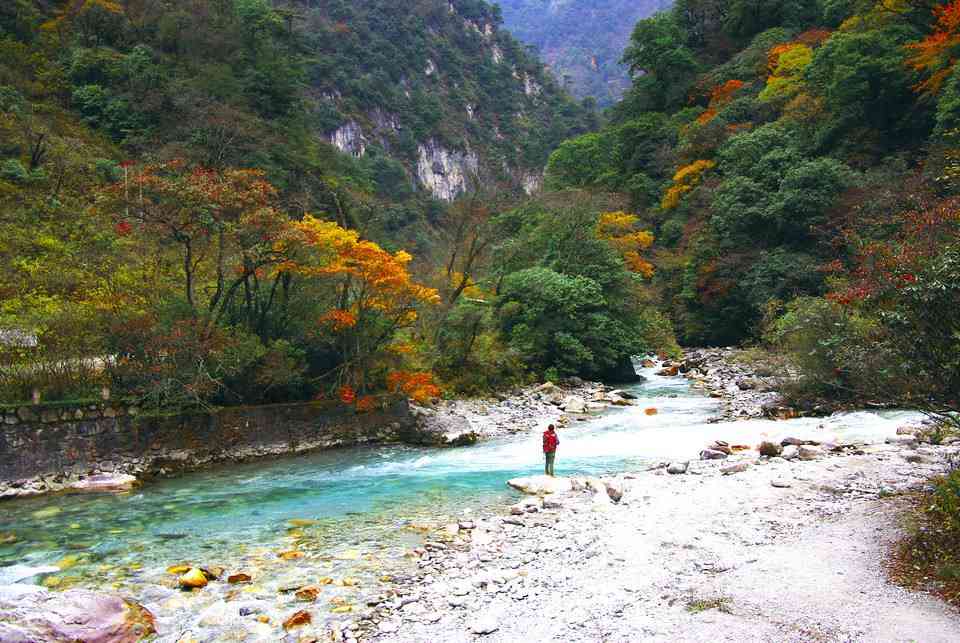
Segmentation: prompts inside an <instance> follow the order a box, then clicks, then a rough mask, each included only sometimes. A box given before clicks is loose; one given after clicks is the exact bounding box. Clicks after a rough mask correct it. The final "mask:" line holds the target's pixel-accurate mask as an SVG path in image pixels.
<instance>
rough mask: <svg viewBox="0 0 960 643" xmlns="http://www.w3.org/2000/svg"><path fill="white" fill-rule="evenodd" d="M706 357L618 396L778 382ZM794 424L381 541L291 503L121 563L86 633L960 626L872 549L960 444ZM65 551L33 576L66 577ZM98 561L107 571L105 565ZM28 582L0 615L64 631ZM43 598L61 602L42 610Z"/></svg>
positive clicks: (205, 635) (174, 635) (495, 635)
mask: <svg viewBox="0 0 960 643" xmlns="http://www.w3.org/2000/svg"><path fill="white" fill-rule="evenodd" d="M714 354H716V353H713V352H707V353H706V355H703V354H700V355H699V356H698V357H696V358H695V359H699V358H700V357H704V358H705V359H704V361H703V362H701V364H700V365H699V366H695V365H694V364H693V363H692V362H689V363H686V365H684V364H685V363H683V362H681V363H679V364H669V363H668V364H654V365H653V366H650V367H648V369H647V372H648V373H651V372H653V371H654V370H661V369H667V370H668V372H666V373H664V377H666V378H667V379H666V380H664V379H663V378H659V377H653V376H652V375H651V378H652V379H653V380H658V381H657V382H655V388H658V390H660V391H662V392H660V393H658V395H661V396H663V397H661V398H659V399H661V400H662V401H663V403H664V406H665V407H666V409H665V410H664V415H662V416H658V415H657V410H656V409H653V408H651V409H649V411H651V412H652V413H653V417H652V418H651V417H650V415H649V414H647V413H646V412H645V411H646V410H647V409H644V408H643V407H640V409H637V410H634V411H631V410H630V409H622V410H620V411H617V413H624V414H626V415H624V416H622V417H626V418H634V419H633V420H631V421H632V422H636V421H640V422H641V423H642V422H643V421H644V420H647V421H649V420H651V419H657V418H658V417H659V418H660V420H661V421H662V420H667V416H669V415H670V413H671V412H672V411H669V409H670V408H676V409H677V411H676V412H677V413H686V412H687V411H684V410H682V409H685V408H687V407H685V406H682V405H681V406H677V407H670V406H669V405H668V404H667V402H674V401H676V400H669V399H666V398H674V397H677V394H675V393H673V392H671V391H674V390H679V389H676V388H670V387H674V386H676V384H675V383H676V382H682V380H680V379H679V378H680V377H682V376H683V375H685V374H686V375H688V376H689V378H690V379H692V380H693V381H694V383H696V382H698V381H699V382H702V384H701V386H704V387H705V388H707V389H708V395H710V393H709V391H721V392H720V393H719V394H714V395H710V397H713V398H715V399H716V400H718V401H719V403H720V404H721V406H720V408H721V411H720V414H719V416H718V417H720V418H725V417H727V418H728V419H736V418H737V417H740V416H739V411H735V412H734V413H733V415H732V416H730V414H729V413H728V409H730V408H734V409H740V410H742V411H745V412H746V414H747V415H746V416H745V417H758V416H759V415H762V414H763V412H764V411H763V404H769V401H761V399H763V400H766V397H764V398H760V397H754V393H757V394H763V395H766V394H768V393H773V391H762V390H760V391H758V388H759V387H741V386H740V385H739V384H737V380H736V378H739V377H741V376H746V375H747V374H748V373H751V372H753V373H755V372H756V369H754V370H753V371H750V370H749V369H745V368H743V367H741V365H739V363H737V364H728V362H730V361H731V360H730V359H729V358H730V356H729V355H728V354H724V353H723V352H721V353H720V358H719V359H717V360H714V359H709V356H710V355H714ZM674 366H676V374H671V373H670V372H669V371H670V370H672V369H673V367H674ZM681 369H684V370H686V373H681V372H680V371H681ZM731 382H732V384H733V386H731ZM665 383H671V384H669V387H667V388H663V386H664V384H665ZM771 388H772V387H771ZM687 395H689V394H687ZM631 398H632V396H631V394H630V393H629V392H628V391H623V390H616V389H612V388H611V387H604V386H601V385H597V384H591V383H585V382H573V383H570V384H567V385H564V386H556V385H553V384H545V385H541V386H538V387H531V388H529V389H525V390H524V391H522V392H520V394H519V395H517V396H514V397H511V398H509V399H503V400H496V401H483V402H456V403H450V404H445V405H443V406H441V407H439V408H433V409H427V410H426V411H425V412H424V411H421V413H424V415H425V416H426V418H427V421H428V422H435V425H436V426H437V427H440V428H443V427H448V428H449V429H450V430H439V431H438V432H437V433H438V435H442V436H443V439H444V440H445V441H449V442H453V443H457V442H456V440H457V439H458V438H457V436H458V435H463V434H464V433H467V434H471V433H472V434H473V437H472V438H470V439H469V440H470V441H473V440H479V439H480V438H505V436H508V435H510V434H512V433H522V432H529V431H532V430H536V429H539V428H541V427H542V426H543V425H545V424H546V423H548V422H555V423H558V424H561V425H563V424H564V423H567V424H568V426H576V425H574V424H573V423H575V422H577V421H578V420H587V419H589V418H590V416H591V415H592V414H595V413H598V412H601V411H603V410H604V409H612V408H614V407H620V406H630V405H635V404H637V401H635V400H634V399H631ZM696 399H701V400H702V398H696ZM758 405H759V406H758ZM644 406H645V404H644ZM705 408H709V409H711V412H712V409H713V408H714V406H713V405H712V404H709V403H708V404H707V405H706V407H705ZM757 408H759V409H760V412H759V413H757ZM613 416H616V413H614V414H613ZM676 417H677V419H678V420H679V419H680V418H681V417H682V416H681V415H677V416H676ZM437 418H447V419H451V420H450V423H446V424H444V420H442V419H441V420H440V421H438V420H437ZM600 422H601V423H602V422H603V418H600ZM797 422H800V423H802V424H796V423H794V422H765V423H762V424H763V426H762V427H761V428H760V429H759V430H758V429H757V427H756V426H755V423H753V424H752V423H750V422H744V423H730V424H717V425H716V426H715V429H714V428H713V427H711V428H710V429H709V431H708V432H707V431H698V432H697V435H709V436H710V439H709V440H704V442H703V443H702V444H700V445H699V446H696V445H695V444H693V445H689V443H688V442H683V443H682V444H684V445H688V446H689V453H688V454H686V455H685V456H684V457H683V458H681V459H675V460H672V461H668V460H664V461H662V462H659V463H656V462H651V463H649V464H644V466H641V467H634V468H633V470H628V471H623V472H621V473H619V474H616V475H609V476H604V477H583V476H575V477H570V478H556V479H548V478H543V477H540V476H535V477H533V478H525V479H514V480H512V481H510V486H511V487H512V488H513V489H515V490H518V491H515V492H514V493H515V494H516V495H513V496H508V497H510V498H511V499H510V501H509V503H504V504H499V505H485V506H483V507H478V506H473V507H466V506H464V507H461V508H460V509H458V510H457V513H456V514H455V515H454V514H447V515H446V516H445V517H444V516H441V515H440V514H439V513H438V512H436V511H434V512H433V515H432V517H428V516H426V515H423V516H417V517H414V516H412V515H411V514H410V512H409V511H407V512H406V513H401V512H400V508H397V513H396V521H395V529H396V531H397V533H398V534H399V535H400V537H399V538H391V539H389V540H379V541H378V540H376V539H358V540H356V541H355V542H347V541H343V542H340V544H339V545H337V546H336V547H331V545H330V543H331V542H333V539H332V538H331V537H330V531H329V530H330V529H331V528H334V526H333V525H326V524H320V523H318V522H317V521H316V520H314V519H313V518H312V517H304V519H291V520H289V521H287V523H286V525H285V530H286V535H285V536H284V537H283V538H282V539H281V540H280V541H279V542H277V543H275V544H274V545H272V546H269V547H264V546H256V545H251V546H249V547H246V546H240V547H239V548H236V551H234V552H232V553H230V554H229V555H228V553H227V551H226V549H225V550H224V551H209V556H207V558H206V559H205V560H187V561H183V563H184V564H182V565H179V564H178V565H173V566H172V567H170V568H169V569H164V567H163V566H161V567H156V566H154V567H155V568H151V569H142V570H132V569H131V570H124V572H125V574H127V576H126V577H124V578H126V580H125V583H126V584H125V585H124V587H125V590H124V591H122V592H121V593H122V594H123V598H122V599H121V598H120V597H119V596H117V595H114V594H109V593H98V594H97V595H96V596H90V595H85V596H83V597H81V596H80V595H79V594H78V595H77V596H76V599H77V600H78V601H80V602H81V603H82V602H83V601H87V602H89V603H91V604H96V605H100V606H104V610H103V612H104V618H103V623H104V624H103V628H107V629H105V630H104V631H106V633H105V634H104V635H103V636H102V637H100V638H97V639H96V640H104V641H121V640H122V641H125V640H132V638H135V636H136V635H138V634H137V632H145V631H147V629H149V628H153V627H155V628H156V630H157V632H158V633H159V634H158V636H157V638H156V640H158V641H163V642H164V643H188V642H197V643H199V642H201V641H219V640H252V641H278V640H283V641H289V642H291V643H293V642H294V641H298V642H299V641H321V640H322V641H328V640H333V641H344V642H345V643H355V642H359V641H373V640H377V641H379V640H382V641H404V642H407V641H424V642H427V641H431V642H432V641H474V640H491V641H516V640H524V639H526V640H531V641H542V640H564V641H598V640H604V641H637V640H662V641H701V640H729V641H808V640H822V641H850V640H870V641H874V640H876V641H885V640H890V641H894V640H897V641H899V640H922V641H948V640H954V639H955V636H954V633H955V632H956V631H957V628H958V627H960V619H958V618H957V615H956V614H955V613H954V612H951V611H950V610H949V609H948V608H946V607H945V606H944V605H943V604H941V603H940V602H938V601H937V600H935V599H933V598H929V597H926V596H923V595H915V594H910V593H908V592H906V591H904V590H902V589H899V588H897V587H894V586H892V585H891V584H890V583H888V582H887V581H886V579H885V575H884V573H883V568H882V559H883V557H884V550H885V548H886V547H887V546H888V545H889V543H890V542H891V541H892V540H893V539H894V538H896V536H897V534H898V527H897V521H896V515H897V510H898V506H899V502H900V500H899V499H900V497H901V494H904V493H906V492H909V491H910V490H912V489H915V488H919V487H921V486H922V485H924V484H926V481H927V480H928V479H929V478H930V477H931V476H933V475H936V474H937V473H939V472H941V471H942V470H943V469H944V468H945V466H946V462H947V459H948V458H951V457H960V456H958V452H960V445H958V444H956V443H954V444H948V445H941V446H933V445H930V444H925V443H924V442H925V440H924V437H923V430H922V427H917V426H905V427H904V428H903V430H902V431H899V432H898V433H899V435H897V436H893V435H890V437H889V438H888V439H887V440H886V441H881V442H879V443H873V444H867V443H863V442H860V441H854V440H846V439H843V438H842V436H838V435H834V434H833V432H832V428H831V427H832V426H834V425H832V424H831V423H830V421H829V420H827V421H824V422H823V423H822V424H819V425H818V424H817V423H818V422H819V421H812V420H798V421H797ZM667 425H668V426H672V425H671V424H670V422H669V420H667ZM585 426H587V425H585ZM698 426H700V427H701V429H705V426H704V425H702V424H700V425H698ZM641 428H642V427H641ZM465 429H466V431H465ZM801 429H802V430H801ZM888 432H889V433H890V434H892V432H893V431H892V430H890V429H888ZM448 434H450V435H448ZM750 436H752V437H750ZM677 437H678V438H679V437H680V436H677ZM700 439H703V438H700ZM501 442H504V440H499V441H497V440H494V441H493V443H494V444H500V443H501ZM506 442H507V443H510V442H509V440H506ZM461 443H462V442H461ZM570 443H571V442H570V441H567V442H564V444H567V445H569V444H570ZM524 444H526V442H524ZM580 444H582V445H584V446H586V445H587V443H584V442H581V443H580ZM533 446H534V447H536V445H535V444H534V445H533ZM688 446H684V447H683V449H681V451H686V450H687V448H688ZM476 448H477V449H482V448H484V447H476ZM456 452H457V451H456V450H455V451H454V452H444V451H442V452H440V453H456ZM467 452H472V451H470V450H467V451H465V453H467ZM561 462H563V454H561ZM620 468H621V467H618V469H614V470H619V469H620ZM608 470H610V469H608ZM506 482H507V481H506V480H505V479H504V483H506ZM503 488H504V490H505V491H506V489H507V487H506V484H505V485H504V487H503ZM521 493H522V494H523V495H520V494H521ZM40 513H42V512H35V515H39V514H40ZM357 520H365V519H363V518H360V517H358V518H357ZM3 536H4V534H2V533H0V539H2V538H3ZM341 540H342V539H341ZM0 543H2V540H0ZM226 544H227V543H226V542H225V543H224V545H226ZM69 558H70V557H69V556H68V557H67V558H65V559H64V561H61V562H62V563H63V564H62V565H60V567H58V568H57V569H56V570H54V569H49V570H46V572H45V574H47V575H41V578H43V579H44V581H46V580H48V579H50V578H66V577H65V576H64V573H69V572H64V571H63V565H66V566H67V567H69V564H70V563H71V561H70V560H69ZM167 564H169V563H168V562H167V563H164V566H165V565H167ZM108 567H109V566H104V571H103V574H104V575H105V576H109V575H110V574H113V571H111V570H109V569H108ZM11 570H13V572H16V571H17V570H16V566H14V567H13V568H9V567H8V568H0V585H2V584H3V583H4V582H8V583H9V582H14V583H15V582H17V580H29V577H30V576H31V574H36V573H38V572H37V570H36V569H33V570H28V571H29V572H30V573H26V572H25V574H26V575H24V576H23V577H22V578H21V577H19V576H16V575H15V574H14V575H13V576H11V575H10V574H9V573H8V574H7V580H6V581H4V575H3V572H5V571H6V572H10V571H11ZM50 574H53V576H50ZM130 574H132V576H130ZM131 581H133V582H134V583H135V585H133V586H131V585H130V582H131ZM18 586H19V587H22V586H21V585H17V586H14V587H18ZM51 586H52V585H51ZM191 586H192V587H191ZM131 587H135V588H136V589H135V591H130V588H131ZM102 589H107V587H106V586H102ZM17 591H22V590H17ZM16 593H17V592H12V593H11V591H10V590H9V588H8V589H6V590H5V589H4V588H0V621H3V622H4V623H6V624H7V626H8V628H20V629H22V630H23V631H25V632H28V634H27V635H24V636H25V638H22V640H32V639H30V638H29V636H30V635H31V633H33V632H35V631H37V630H30V629H29V628H30V627H40V626H42V627H46V628H48V630H47V631H53V630H52V629H51V628H57V627H66V626H67V625H69V623H70V622H72V621H71V619H72V618H73V617H71V616H70V615H71V614H74V613H75V612H76V605H74V604H73V603H72V602H71V601H74V597H72V596H71V595H70V594H69V593H60V592H46V591H42V590H37V591H36V592H35V593H34V594H32V595H31V596H30V597H28V598H29V600H26V599H24V600H11V596H13V595H15V594H16ZM130 599H135V600H136V601H137V602H136V603H133V602H131V600H130ZM38 610H39V611H45V612H46V613H48V614H50V613H52V614H54V616H56V614H63V615H65V616H64V618H63V619H61V621H57V622H50V620H49V619H47V620H44V619H42V618H40V614H39V613H38ZM71 610H73V611H71ZM131 615H132V616H133V618H131ZM63 621H65V622H66V625H64V623H63ZM37 624H40V625H37ZM96 625H97V622H95V621H92V622H88V623H86V626H89V627H94V626H96ZM109 628H114V629H113V631H114V632H120V634H114V633H111V632H110V631H109ZM132 628H139V629H132ZM11 631H16V630H11ZM131 632H133V633H134V635H133V637H132V636H131ZM124 637H125V638H124ZM94 638H96V637H94ZM0 640H6V639H3V638H2V637H0ZM13 640H20V639H13ZM40 640H44V639H43V637H41V639H40ZM50 640H58V639H50ZM64 640H66V639H64Z"/></svg>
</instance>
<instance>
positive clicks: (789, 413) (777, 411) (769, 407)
mask: <svg viewBox="0 0 960 643" xmlns="http://www.w3.org/2000/svg"><path fill="white" fill-rule="evenodd" d="M763 414H764V415H765V416H766V417H768V418H770V419H772V420H792V419H794V418H798V417H800V413H799V412H798V411H797V410H796V409H794V408H791V407H789V406H783V405H781V404H777V403H776V402H772V403H767V404H764V405H763Z"/></svg>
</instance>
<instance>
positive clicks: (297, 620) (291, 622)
mask: <svg viewBox="0 0 960 643" xmlns="http://www.w3.org/2000/svg"><path fill="white" fill-rule="evenodd" d="M312 620H313V617H312V616H311V615H310V612H307V611H306V610H300V611H299V612H294V613H293V614H292V615H291V616H290V617H289V618H288V619H287V620H285V621H284V622H283V629H285V630H292V629H293V628H295V627H300V626H301V625H308V624H309V623H310V622H311V621H312Z"/></svg>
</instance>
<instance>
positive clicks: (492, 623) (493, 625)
mask: <svg viewBox="0 0 960 643" xmlns="http://www.w3.org/2000/svg"><path fill="white" fill-rule="evenodd" d="M499 629H500V624H499V623H497V619H496V618H494V617H493V616H481V617H480V618H478V619H477V620H475V621H473V623H471V624H470V632H471V634H477V635H480V636H483V635H486V634H493V633H494V632H496V631H497V630H499Z"/></svg>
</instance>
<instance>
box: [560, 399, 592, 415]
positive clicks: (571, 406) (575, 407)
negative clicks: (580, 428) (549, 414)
mask: <svg viewBox="0 0 960 643" xmlns="http://www.w3.org/2000/svg"><path fill="white" fill-rule="evenodd" d="M563 410H564V411H566V412H567V413H586V412H587V402H586V400H584V399H583V398H582V397H580V396H579V395H568V396H567V397H565V398H564V400H563Z"/></svg>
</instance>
